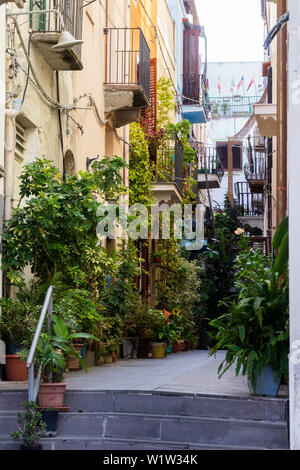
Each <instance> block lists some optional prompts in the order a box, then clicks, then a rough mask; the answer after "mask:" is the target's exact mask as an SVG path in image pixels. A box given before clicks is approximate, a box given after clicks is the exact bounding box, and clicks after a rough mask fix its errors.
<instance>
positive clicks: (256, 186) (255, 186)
mask: <svg viewBox="0 0 300 470" xmlns="http://www.w3.org/2000/svg"><path fill="white" fill-rule="evenodd" d="M261 139H262V140H261ZM251 140H252V139H249V143H248V149H247V154H248V162H247V163H246V164H245V167H244V170H245V177H246V180H247V181H248V183H249V187H250V191H251V193H252V194H262V193H264V187H265V186H266V184H267V183H268V179H267V159H266V156H267V149H266V147H265V144H264V139H263V138H260V140H257V139H254V144H253V145H252V143H251ZM252 142H253V140H252Z"/></svg>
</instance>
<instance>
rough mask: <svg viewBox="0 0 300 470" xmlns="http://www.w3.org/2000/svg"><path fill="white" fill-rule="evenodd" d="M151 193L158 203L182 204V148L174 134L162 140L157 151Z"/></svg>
mask: <svg viewBox="0 0 300 470" xmlns="http://www.w3.org/2000/svg"><path fill="white" fill-rule="evenodd" d="M154 166H155V174H154V183H153V188H152V189H153V193H154V196H155V198H156V200H157V201H158V203H159V204H160V203H163V202H165V203H167V204H170V205H172V204H175V203H178V202H182V192H183V147H182V144H181V142H180V140H179V138H178V137H177V135H176V134H172V135H170V136H169V137H168V138H166V139H164V141H163V143H162V145H161V146H160V148H159V149H158V151H157V155H156V162H155V165H154Z"/></svg>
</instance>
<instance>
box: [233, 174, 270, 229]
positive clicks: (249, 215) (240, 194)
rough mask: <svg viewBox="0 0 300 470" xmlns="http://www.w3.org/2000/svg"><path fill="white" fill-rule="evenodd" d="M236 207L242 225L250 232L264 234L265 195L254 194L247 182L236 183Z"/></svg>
mask: <svg viewBox="0 0 300 470" xmlns="http://www.w3.org/2000/svg"><path fill="white" fill-rule="evenodd" d="M235 194H236V198H237V200H236V202H235V209H236V211H237V213H238V219H239V221H240V222H241V225H243V226H244V227H245V229H246V230H247V231H248V232H249V231H250V232H255V234H256V235H262V234H263V231H264V214H265V196H264V194H253V193H251V191H250V187H249V184H248V183H246V182H239V183H235Z"/></svg>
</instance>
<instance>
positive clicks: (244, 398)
mask: <svg viewBox="0 0 300 470" xmlns="http://www.w3.org/2000/svg"><path fill="white" fill-rule="evenodd" d="M26 392H27V390H25V389H24V390H17V389H3V390H1V388H0V397H1V394H2V393H18V394H21V393H23V394H24V393H26ZM90 393H99V394H104V393H105V394H112V395H115V394H136V395H137V394H138V395H155V396H159V395H162V396H178V397H188V398H211V399H220V400H236V401H249V400H250V401H258V402H264V401H265V402H269V403H287V402H288V401H289V398H288V397H275V398H273V397H265V396H255V395H249V396H238V395H210V394H205V393H197V392H175V391H171V390H170V391H167V390H125V389H124V390H122V389H120V390H118V389H112V390H109V389H108V390H107V389H103V390H98V389H97V390H85V389H68V388H67V390H66V395H68V394H90Z"/></svg>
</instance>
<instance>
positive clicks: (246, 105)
mask: <svg viewBox="0 0 300 470" xmlns="http://www.w3.org/2000/svg"><path fill="white" fill-rule="evenodd" d="M259 100H260V96H245V97H244V96H240V95H237V96H227V97H222V96H218V97H210V98H209V103H210V110H211V117H212V118H213V119H220V118H222V119H224V118H232V117H251V116H252V114H253V105H254V104H256V103H259Z"/></svg>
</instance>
